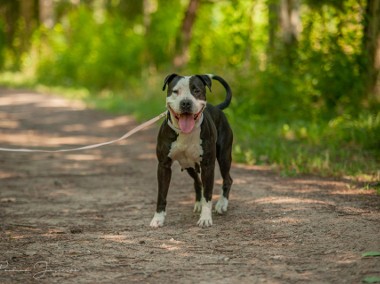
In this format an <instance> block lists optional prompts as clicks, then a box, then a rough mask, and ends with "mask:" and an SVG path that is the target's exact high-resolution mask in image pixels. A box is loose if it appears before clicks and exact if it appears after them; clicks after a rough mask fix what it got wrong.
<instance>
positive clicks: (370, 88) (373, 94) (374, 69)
mask: <svg viewBox="0 0 380 284" xmlns="http://www.w3.org/2000/svg"><path fill="white" fill-rule="evenodd" d="M363 56H364V58H366V66H365V72H364V76H365V78H366V79H365V80H366V85H367V88H366V92H367V97H368V98H375V99H376V98H377V100H380V86H379V71H380V1H379V0H368V1H367V7H366V12H365V16H364V37H363Z"/></svg>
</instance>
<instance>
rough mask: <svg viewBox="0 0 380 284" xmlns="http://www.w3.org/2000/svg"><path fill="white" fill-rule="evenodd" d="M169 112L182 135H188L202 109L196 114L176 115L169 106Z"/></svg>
mask: <svg viewBox="0 0 380 284" xmlns="http://www.w3.org/2000/svg"><path fill="white" fill-rule="evenodd" d="M169 109H170V112H171V113H172V114H173V115H174V117H175V119H176V120H177V122H178V126H179V128H180V129H181V131H182V132H183V133H186V134H187V133H190V132H191V131H192V130H193V128H194V126H195V122H196V121H197V120H198V118H199V117H200V115H201V114H202V112H203V109H204V107H203V108H202V109H201V110H200V111H199V112H197V113H195V114H194V113H188V112H186V113H176V112H175V111H174V110H173V109H172V108H171V107H170V106H169Z"/></svg>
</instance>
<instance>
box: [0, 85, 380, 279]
mask: <svg viewBox="0 0 380 284" xmlns="http://www.w3.org/2000/svg"><path fill="white" fill-rule="evenodd" d="M134 125H135V121H134V120H133V119H132V118H131V117H129V116H112V115H109V114H105V113H103V112H99V111H94V110H88V109H86V108H85V107H84V106H83V105H81V104H80V103H71V102H68V101H66V100H64V99H61V98H57V97H53V96H44V95H41V94H36V93H30V92H22V91H9V90H0V147H25V146H28V147H38V146H46V147H50V148H52V149H54V148H60V147H75V146H81V145H85V144H92V143H97V142H103V141H107V140H110V139H113V138H116V137H118V136H121V135H122V134H123V133H125V132H126V131H127V130H129V129H131V128H132V127H133V126H134ZM157 127H158V126H154V127H152V128H150V129H149V130H147V131H144V132H142V133H139V134H137V135H135V136H133V137H132V138H131V139H130V140H127V141H124V142H122V143H119V144H117V145H111V146H107V147H103V148H99V149H94V150H88V151H83V152H73V153H63V154H21V153H4V152H0V220H1V224H0V225H1V230H0V234H1V241H0V244H1V246H0V282H1V283H34V282H42V283H134V282H140V283H360V282H361V281H362V280H363V279H364V278H365V277H367V276H376V275H377V276H380V258H379V257H377V258H376V257H374V258H362V256H361V254H362V253H363V252H367V251H376V250H377V251H379V250H380V208H379V206H380V197H379V196H376V195H375V194H374V192H371V191H368V190H360V189H355V187H354V186H353V185H352V184H349V183H348V182H345V181H342V180H340V181H339V180H330V179H319V178H297V179H293V178H292V179H290V178H281V177H279V176H278V175H276V174H274V173H271V172H270V171H268V170H266V169H265V168H260V167H248V166H241V165H240V166H239V165H235V166H234V167H233V170H232V175H233V178H234V181H235V183H234V185H233V189H232V194H231V201H230V207H229V212H228V213H227V214H226V215H225V216H214V226H213V227H211V228H205V229H202V228H199V227H197V226H196V222H197V220H198V216H197V215H196V214H193V213H192V208H193V199H194V194H193V190H192V182H191V179H190V178H189V177H187V175H186V174H185V173H181V171H180V170H179V167H177V166H176V167H174V171H173V180H172V184H171V188H170V192H169V198H168V216H167V219H166V225H165V227H163V228H160V229H151V228H150V227H149V223H150V220H151V218H152V216H153V213H154V208H155V201H156V174H155V172H156V159H155V155H154V148H155V136H156V133H157ZM220 184H221V180H220V177H219V176H217V180H216V187H217V188H216V195H215V198H214V199H216V198H217V197H218V194H219V187H220Z"/></svg>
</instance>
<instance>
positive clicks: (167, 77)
mask: <svg viewBox="0 0 380 284" xmlns="http://www.w3.org/2000/svg"><path fill="white" fill-rule="evenodd" d="M177 76H178V75H177V74H175V73H173V74H170V75H168V76H166V78H165V81H164V86H163V87H162V90H163V91H165V89H166V85H167V84H169V83H170V82H171V81H172V80H173V79H174V78H175V77H177Z"/></svg>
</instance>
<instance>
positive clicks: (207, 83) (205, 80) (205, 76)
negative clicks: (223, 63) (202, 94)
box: [195, 75, 211, 92]
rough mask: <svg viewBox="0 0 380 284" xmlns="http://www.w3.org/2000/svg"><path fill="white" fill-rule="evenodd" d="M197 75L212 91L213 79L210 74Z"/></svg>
mask: <svg viewBox="0 0 380 284" xmlns="http://www.w3.org/2000/svg"><path fill="white" fill-rule="evenodd" d="M195 76H197V77H198V78H199V79H201V81H202V82H203V84H204V85H205V86H207V88H208V89H209V90H210V92H211V79H210V77H209V76H208V75H195Z"/></svg>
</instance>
